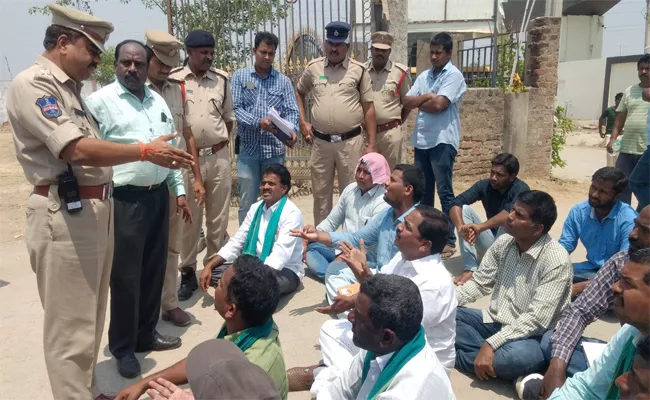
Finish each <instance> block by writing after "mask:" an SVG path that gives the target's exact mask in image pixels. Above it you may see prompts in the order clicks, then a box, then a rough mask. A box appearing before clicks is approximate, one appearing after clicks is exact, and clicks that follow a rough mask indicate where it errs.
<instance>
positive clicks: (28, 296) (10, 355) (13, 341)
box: [0, 132, 618, 400]
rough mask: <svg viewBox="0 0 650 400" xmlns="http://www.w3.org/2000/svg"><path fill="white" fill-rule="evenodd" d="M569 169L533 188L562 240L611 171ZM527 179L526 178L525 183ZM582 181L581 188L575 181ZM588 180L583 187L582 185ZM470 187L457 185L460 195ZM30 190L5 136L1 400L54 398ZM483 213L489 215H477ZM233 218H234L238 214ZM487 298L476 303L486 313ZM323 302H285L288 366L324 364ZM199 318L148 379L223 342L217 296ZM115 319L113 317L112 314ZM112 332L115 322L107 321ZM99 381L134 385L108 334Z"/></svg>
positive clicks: (469, 394)
mask: <svg viewBox="0 0 650 400" xmlns="http://www.w3.org/2000/svg"><path fill="white" fill-rule="evenodd" d="M563 155H564V156H565V158H567V159H568V162H569V165H568V166H567V168H565V169H564V170H561V171H555V172H554V174H555V175H556V176H558V177H560V178H561V179H563V180H566V179H569V180H574V182H567V181H562V180H557V179H554V180H551V181H528V183H529V184H530V186H531V187H533V188H538V189H542V190H546V191H548V192H549V193H551V194H552V195H553V196H554V197H555V199H556V201H557V203H558V209H559V218H558V222H557V223H556V225H555V226H554V228H553V229H552V231H551V233H552V235H553V236H554V237H555V238H558V237H559V234H560V232H561V227H562V221H563V220H564V218H565V217H566V215H567V213H568V211H569V209H570V207H571V206H572V205H573V204H575V203H577V202H579V201H582V200H584V199H585V198H586V192H587V187H588V182H589V177H590V175H591V173H592V172H593V171H594V170H595V169H597V168H599V167H600V166H602V165H604V162H605V156H604V150H603V149H597V148H573V147H568V148H567V149H566V150H565V152H564V153H563ZM524 179H525V178H524ZM575 181H579V182H575ZM580 181H581V182H580ZM464 187H467V184H466V183H465V184H462V183H460V184H458V187H457V190H460V189H463V188H464ZM29 191H30V187H29V185H27V183H26V182H25V180H24V177H23V175H22V171H21V170H20V167H19V166H18V165H17V163H16V161H15V156H14V155H13V146H12V144H11V138H10V135H8V134H7V133H6V132H4V133H3V132H0V202H1V203H0V204H2V207H0V253H1V254H2V261H1V262H0V304H2V309H1V310H2V311H0V313H1V314H0V321H1V322H0V324H1V325H0V342H2V344H3V346H2V347H3V350H2V352H1V353H0V371H2V373H1V374H0V393H2V394H1V395H0V398H2V399H27V398H29V399H50V398H51V393H50V389H49V382H48V379H47V373H46V370H45V363H44V361H43V351H42V330H43V312H42V308H41V304H40V301H39V298H38V294H37V290H36V282H35V278H34V274H33V272H32V271H31V268H30V266H29V260H28V257H27V254H26V251H25V243H24V239H23V237H22V233H23V229H24V204H25V199H26V198H27V196H28V194H29ZM294 201H295V202H296V203H297V204H298V205H299V207H300V208H301V209H302V210H303V212H304V216H305V220H306V221H305V222H307V223H311V222H312V210H311V198H310V197H302V198H298V199H295V200H294ZM478 211H479V212H480V213H481V214H482V210H478ZM231 215H232V216H233V217H234V213H231ZM236 228H237V224H236V220H235V219H232V220H231V221H230V225H229V229H228V231H229V233H230V234H233V233H234V232H235V231H236ZM583 257H584V250H583V249H582V248H579V249H578V250H577V251H576V253H575V254H574V255H573V257H572V258H573V260H575V261H578V260H582V259H583ZM447 267H448V269H449V270H450V272H452V273H458V272H459V271H460V269H461V268H462V266H461V264H460V260H459V258H458V257H455V258H453V259H451V260H450V261H449V262H448V263H447ZM488 300H489V299H488V298H484V299H482V300H480V301H479V302H477V303H476V304H475V306H476V307H485V306H486V305H487V304H488ZM323 302H324V288H323V286H322V284H321V283H319V282H317V281H315V280H313V279H311V278H309V277H307V278H305V279H304V280H303V283H302V285H301V286H300V288H299V290H298V292H297V293H295V294H293V295H291V296H288V297H285V298H283V300H282V301H281V304H280V307H279V308H278V311H277V313H276V315H275V321H276V322H277V324H278V326H279V327H280V332H281V334H280V337H281V341H282V345H283V349H284V355H285V360H286V364H287V366H288V367H294V366H302V365H309V364H312V363H314V362H317V361H318V360H319V359H320V352H319V347H318V331H319V328H320V326H321V324H322V323H323V322H324V321H325V320H326V319H327V318H328V317H327V316H323V315H320V314H318V313H316V312H315V311H314V307H317V306H320V305H322V304H323ZM181 306H182V307H183V308H184V309H186V310H187V311H188V312H189V313H190V314H191V315H192V318H193V323H192V324H191V325H190V326H189V327H186V328H177V327H174V326H172V325H170V324H168V323H166V322H160V324H159V326H158V329H159V330H160V331H161V332H162V333H164V334H172V335H180V336H182V338H183V346H182V347H181V348H179V349H176V350H173V351H168V352H163V353H149V354H141V355H138V358H139V359H140V361H141V364H142V369H143V373H144V374H149V373H151V372H153V371H157V370H160V369H161V368H164V367H167V366H169V365H170V364H172V363H173V362H175V361H177V360H179V359H181V358H182V357H185V356H186V355H187V354H188V352H189V351H190V350H191V349H192V347H193V346H195V345H197V344H198V343H200V342H202V341H203V340H206V339H210V338H213V337H214V336H216V334H217V332H218V329H219V327H220V325H221V323H222V320H221V318H220V317H219V315H218V314H217V313H216V312H215V311H214V309H213V303H212V298H211V296H210V295H208V294H203V293H200V292H197V293H196V294H195V295H194V297H192V298H191V299H190V300H188V301H185V302H183V303H181ZM107 317H108V316H107ZM107 326H108V318H107ZM617 328H618V325H617V323H616V321H615V319H614V318H613V317H611V316H608V317H607V318H605V319H604V320H601V321H598V322H596V323H594V324H592V325H591V326H590V327H589V328H588V330H587V334H588V335H591V336H595V337H599V338H601V339H605V340H608V339H609V338H610V337H611V336H612V335H613V334H614V333H615V332H616V330H617ZM97 375H98V379H99V383H100V386H101V389H102V390H103V391H104V392H105V393H107V394H115V393H116V392H117V391H119V390H120V389H121V388H123V387H125V386H127V385H129V384H130V383H132V381H129V380H125V379H123V378H121V377H120V376H119V375H118V374H117V371H116V369H115V362H114V360H112V359H111V357H110V354H109V353H108V347H107V335H106V331H105V332H104V338H103V340H102V347H101V351H100V360H99V363H98V365H97ZM451 379H452V384H453V387H454V391H455V393H456V396H457V398H458V399H472V400H473V399H481V400H483V399H485V400H490V399H503V398H505V399H508V398H514V396H515V392H514V389H513V388H512V386H511V385H510V384H508V383H504V382H498V381H489V382H485V383H484V382H479V381H474V380H473V379H471V378H470V377H467V376H465V375H463V374H460V373H458V372H457V371H454V372H453V374H452V377H451ZM289 398H290V399H292V400H298V399H309V395H308V393H307V392H303V393H292V394H290V396H289Z"/></svg>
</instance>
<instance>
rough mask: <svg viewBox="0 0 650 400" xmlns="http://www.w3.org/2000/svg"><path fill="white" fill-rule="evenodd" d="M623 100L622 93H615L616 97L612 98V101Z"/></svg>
mask: <svg viewBox="0 0 650 400" xmlns="http://www.w3.org/2000/svg"><path fill="white" fill-rule="evenodd" d="M622 98H623V92H618V93H616V96H614V100H620V99H622Z"/></svg>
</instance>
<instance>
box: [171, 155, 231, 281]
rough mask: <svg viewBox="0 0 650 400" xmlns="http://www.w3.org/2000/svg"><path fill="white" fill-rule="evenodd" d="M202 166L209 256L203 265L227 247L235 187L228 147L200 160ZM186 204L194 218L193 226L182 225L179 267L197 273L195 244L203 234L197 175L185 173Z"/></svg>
mask: <svg viewBox="0 0 650 400" xmlns="http://www.w3.org/2000/svg"><path fill="white" fill-rule="evenodd" d="M199 164H200V165H199V166H200V168H201V176H202V177H203V185H204V186H205V227H206V230H205V243H206V245H207V253H206V255H205V258H204V259H203V265H205V264H206V263H207V262H208V260H209V259H210V258H212V257H214V256H215V255H217V252H218V251H219V249H221V246H223V244H224V238H225V235H226V230H227V229H228V210H229V208H230V190H231V188H232V168H231V166H230V150H229V149H228V146H226V147H224V148H223V149H221V150H219V151H218V152H217V153H216V154H212V155H209V156H201V157H199ZM184 177H185V191H186V193H187V202H188V203H189V205H190V209H191V210H192V215H193V216H194V223H193V224H191V225H190V224H183V227H182V229H181V231H182V243H181V265H180V268H184V267H192V269H194V270H196V257H197V255H198V252H197V251H196V250H197V249H196V244H197V243H198V241H199V235H200V234H201V225H202V221H203V207H200V208H199V207H197V206H196V202H195V201H194V189H193V184H194V175H193V174H192V172H191V171H188V170H186V171H185V172H184Z"/></svg>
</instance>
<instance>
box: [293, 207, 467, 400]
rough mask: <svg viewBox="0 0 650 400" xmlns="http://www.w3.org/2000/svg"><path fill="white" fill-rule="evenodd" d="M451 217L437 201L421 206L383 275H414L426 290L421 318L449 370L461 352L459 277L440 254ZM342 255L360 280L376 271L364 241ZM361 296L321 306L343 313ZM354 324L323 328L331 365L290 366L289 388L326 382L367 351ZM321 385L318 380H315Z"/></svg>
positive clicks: (400, 233)
mask: <svg viewBox="0 0 650 400" xmlns="http://www.w3.org/2000/svg"><path fill="white" fill-rule="evenodd" d="M448 223H449V222H448V220H447V217H446V216H445V215H444V214H443V213H442V212H440V211H438V210H436V209H435V208H433V207H431V206H424V205H419V206H417V207H416V208H415V210H414V211H413V212H411V213H410V214H408V215H407V216H406V218H405V219H404V222H402V223H400V224H399V225H398V227H397V233H396V235H395V245H396V246H397V248H398V249H399V252H398V253H397V254H396V255H395V257H393V259H392V260H391V261H390V262H389V263H388V264H386V265H385V266H384V268H382V270H381V271H380V274H387V275H398V276H401V277H405V278H409V279H410V280H411V281H413V282H414V283H415V284H416V286H417V287H418V289H419V291H420V296H421V297H422V301H423V303H424V315H423V318H422V320H421V323H422V325H423V326H424V331H425V335H426V337H427V341H428V343H429V345H430V346H431V348H432V350H433V351H434V353H435V354H436V356H437V358H438V359H439V360H440V363H441V365H442V366H443V367H444V369H445V371H446V372H447V374H449V373H451V370H452V369H453V368H454V363H455V358H456V352H455V350H454V341H455V337H456V306H457V304H458V302H457V300H456V289H455V286H454V282H453V279H452V278H451V276H450V275H449V272H447V270H446V269H445V266H444V264H443V263H442V259H441V257H440V253H441V252H442V250H443V249H444V247H445V245H446V243H447V235H448V234H449V225H448ZM341 250H343V254H342V255H341V258H342V259H343V260H344V261H345V262H346V263H347V264H348V266H349V267H350V269H351V270H352V271H353V272H354V275H355V276H356V278H357V279H358V281H359V282H364V281H365V280H367V279H368V278H369V277H370V276H371V275H372V272H371V270H370V268H369V267H368V265H367V260H366V257H365V251H364V246H363V242H362V246H361V250H357V249H354V248H353V247H352V246H350V245H349V244H347V243H343V244H342V245H341ZM356 297H357V295H356V294H355V295H352V296H343V295H339V296H336V297H335V298H334V303H333V304H332V305H331V306H329V307H323V308H317V309H316V311H318V312H322V313H327V314H339V313H342V312H344V311H347V310H350V309H352V308H353V307H354V304H355V301H356ZM353 329H354V328H353V326H352V324H351V323H350V322H349V321H346V320H330V321H327V322H325V324H323V326H322V327H321V333H320V346H321V351H322V354H323V361H324V364H325V366H327V367H330V368H327V369H326V370H320V371H319V373H318V376H317V377H315V374H313V371H314V369H316V368H317V366H312V367H307V368H293V369H290V370H289V371H288V376H289V390H306V389H307V388H308V387H309V385H311V383H312V382H313V381H314V377H315V380H316V382H318V381H325V380H328V379H330V377H331V376H335V375H337V374H338V373H339V370H345V369H346V368H347V366H348V365H349V364H350V362H351V360H352V358H353V357H355V356H356V355H357V354H358V353H359V352H360V351H361V350H360V349H359V348H358V346H357V345H356V344H355V343H354V341H353ZM315 385H316V386H317V384H315Z"/></svg>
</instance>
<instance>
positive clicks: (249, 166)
mask: <svg viewBox="0 0 650 400" xmlns="http://www.w3.org/2000/svg"><path fill="white" fill-rule="evenodd" d="M269 164H282V165H284V156H279V157H272V158H265V159H262V158H261V155H260V153H259V151H258V152H256V153H255V154H252V155H251V154H248V153H246V151H245V150H244V149H242V150H241V152H240V153H239V156H238V157H237V190H238V191H239V225H241V224H242V222H244V219H246V214H247V213H248V210H249V209H250V208H251V206H252V205H253V204H254V203H255V202H256V201H257V198H258V197H259V194H260V182H261V181H262V170H264V167H266V166H267V165H269Z"/></svg>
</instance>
